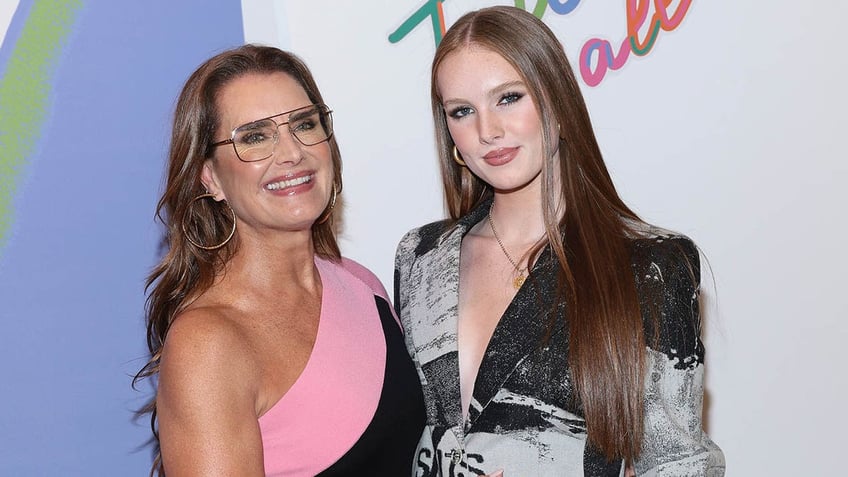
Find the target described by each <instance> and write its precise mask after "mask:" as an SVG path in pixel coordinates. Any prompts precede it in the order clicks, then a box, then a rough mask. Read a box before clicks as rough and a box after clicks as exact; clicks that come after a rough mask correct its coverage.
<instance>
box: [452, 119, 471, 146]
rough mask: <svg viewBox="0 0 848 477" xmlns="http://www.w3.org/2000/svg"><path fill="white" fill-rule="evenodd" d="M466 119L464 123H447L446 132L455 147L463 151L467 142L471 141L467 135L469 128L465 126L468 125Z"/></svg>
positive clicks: (468, 134)
mask: <svg viewBox="0 0 848 477" xmlns="http://www.w3.org/2000/svg"><path fill="white" fill-rule="evenodd" d="M467 119H468V118H466V121H463V122H457V121H448V123H447V124H448V132H449V133H450V136H451V139H453V142H454V143H455V144H456V145H457V147H458V148H459V149H460V150H462V149H464V148H465V147H466V146H467V144H468V141H470V140H471V139H473V138H472V137H471V135H470V133H469V129H470V128H469V127H468V126H467V125H466V123H468V121H467Z"/></svg>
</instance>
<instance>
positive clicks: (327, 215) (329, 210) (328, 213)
mask: <svg viewBox="0 0 848 477" xmlns="http://www.w3.org/2000/svg"><path fill="white" fill-rule="evenodd" d="M338 193H339V192H338V188H337V187H336V183H335V182H333V196H332V197H330V205H329V206H327V209H326V210H325V211H324V213H323V214H321V217H319V218H318V220H316V221H315V224H316V225H321V224H323V223H324V222H326V221H327V220H329V219H330V216H331V215H333V209H335V208H336V195H338Z"/></svg>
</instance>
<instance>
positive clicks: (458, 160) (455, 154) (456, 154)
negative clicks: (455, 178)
mask: <svg viewBox="0 0 848 477" xmlns="http://www.w3.org/2000/svg"><path fill="white" fill-rule="evenodd" d="M453 160H454V161H456V163H457V164H459V165H460V166H462V167H466V165H465V161H463V160H462V157H460V155H459V149H457V148H456V144H454V145H453Z"/></svg>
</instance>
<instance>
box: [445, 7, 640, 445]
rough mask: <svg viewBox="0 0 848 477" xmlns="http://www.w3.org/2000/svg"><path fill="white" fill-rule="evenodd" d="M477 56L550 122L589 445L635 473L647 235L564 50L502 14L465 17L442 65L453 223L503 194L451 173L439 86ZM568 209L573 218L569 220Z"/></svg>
mask: <svg viewBox="0 0 848 477" xmlns="http://www.w3.org/2000/svg"><path fill="white" fill-rule="evenodd" d="M472 45H473V46H477V47H482V48H486V49H488V50H490V51H493V52H495V53H498V54H499V55H501V56H502V57H503V58H504V59H505V60H506V61H508V62H509V63H510V64H511V65H512V66H513V67H514V68H515V69H516V70H517V71H518V73H519V74H520V75H521V77H522V79H523V80H524V82H525V84H526V85H527V87H528V90H529V92H530V95H531V97H532V98H533V101H534V102H535V104H536V106H537V109H538V110H539V111H540V115H541V120H542V124H543V126H542V134H543V141H544V152H545V155H546V156H545V157H546V160H545V164H544V166H543V169H542V201H543V217H544V221H545V229H546V242H547V244H548V245H550V248H551V250H552V251H553V253H554V254H555V255H556V258H557V261H558V263H559V271H558V294H559V300H558V302H560V303H561V302H563V301H564V302H565V304H566V308H565V309H566V310H567V313H568V317H567V319H566V322H567V323H568V333H569V350H568V358H569V363H570V371H571V375H572V378H573V380H574V384H575V387H576V389H577V391H578V396H579V400H580V403H581V405H582V407H583V410H584V413H585V419H586V425H587V428H588V441H589V444H590V445H593V446H595V447H596V448H597V449H598V450H600V451H601V452H602V453H603V454H604V455H605V456H606V457H607V458H608V459H610V460H612V459H615V458H623V459H625V460H626V461H628V462H632V461H633V460H635V458H636V457H637V456H638V455H639V452H640V449H641V442H642V429H643V427H644V424H643V414H644V409H643V401H644V397H643V382H644V379H645V374H646V371H645V360H646V358H645V353H646V351H645V344H646V342H645V337H644V329H643V321H642V315H641V313H640V307H639V299H638V296H637V293H636V283H635V278H634V276H633V270H632V266H631V259H630V252H629V248H628V244H627V238H628V237H631V236H633V235H636V234H637V232H636V231H635V230H633V227H631V226H630V225H629V224H631V223H633V224H642V223H643V222H642V221H641V220H640V219H639V217H638V216H637V215H636V214H635V213H634V212H633V211H632V210H630V208H629V207H627V205H625V204H624V202H623V201H622V200H621V198H620V197H619V196H618V193H617V192H616V190H615V186H614V185H613V182H612V179H611V178H610V175H609V172H608V171H607V168H606V166H605V165H604V161H603V157H602V156H601V151H600V148H599V147H598V143H597V140H596V139H595V134H594V132H593V130H592V124H591V121H590V119H589V113H588V111H587V109H586V104H585V102H584V100H583V96H582V95H581V93H580V88H579V86H578V84H577V80H576V78H575V76H574V73H573V72H572V70H571V66H570V65H569V62H568V59H567V58H566V56H565V52H564V50H563V47H562V44H561V43H560V42H559V40H558V39H557V38H556V36H555V35H554V34H553V32H551V30H550V29H549V28H548V27H547V26H546V25H545V24H544V23H543V22H542V21H541V20H539V19H538V18H536V17H535V16H533V15H532V14H530V13H528V12H526V11H524V10H521V9H518V8H513V7H503V6H499V7H490V8H485V9H481V10H477V11H473V12H470V13H467V14H465V15H464V16H463V17H461V18H460V19H459V20H458V21H457V22H456V23H455V24H453V25H452V26H451V28H450V29H449V30H448V32H447V33H446V34H445V36H444V38H443V39H442V41H441V43H440V44H439V46H438V48H437V49H436V54H435V57H434V59H433V65H432V71H431V75H432V76H431V101H432V108H433V120H434V123H435V130H436V141H437V147H438V152H439V157H440V168H441V174H442V181H443V183H444V192H445V201H446V206H447V209H448V211H449V213H450V216H451V218H452V219H454V220H456V219H458V218H460V217H462V216H463V215H465V214H466V213H468V212H469V211H470V210H472V209H473V208H475V207H477V206H478V205H479V204H480V203H481V202H483V201H484V200H486V199H488V198H489V197H491V195H492V194H493V191H492V188H491V187H490V186H489V185H488V184H486V183H485V182H483V181H482V180H480V179H479V178H477V177H476V176H474V175H473V174H472V173H471V172H470V171H469V170H468V168H466V167H459V166H458V165H457V164H456V163H455V162H454V161H453V159H452V157H451V151H452V148H453V147H454V143H453V140H452V139H451V136H450V132H449V131H448V126H447V122H446V119H445V111H444V108H443V107H442V98H441V96H440V94H439V90H438V84H437V82H436V79H437V74H438V72H439V66H440V65H441V63H442V61H443V60H444V59H445V58H446V57H447V56H448V55H450V54H451V53H453V52H454V51H456V50H458V49H461V48H466V47H469V46H472ZM551 125H556V126H558V129H559V131H560V132H559V137H551V134H550V131H551V130H552V128H551V127H550V126H551ZM553 129H557V128H556V127H555V128H553ZM557 148H558V149H559V153H558V154H557V153H556V151H557ZM557 175H559V177H556V176H557ZM558 186H559V187H560V188H561V190H559V191H558V190H556V188H557V187H558ZM561 198H564V201H565V211H564V215H563V216H562V218H559V216H558V214H559V213H560V212H561V207H560V199H561ZM558 209H559V210H558ZM544 245H545V244H542V245H539V246H538V247H536V248H535V249H534V251H533V256H537V255H538V253H539V252H540V251H541V250H542V248H543V246H544ZM552 316H555V314H552ZM553 325H554V323H553V322H552V323H551V326H553Z"/></svg>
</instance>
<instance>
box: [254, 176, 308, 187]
mask: <svg viewBox="0 0 848 477" xmlns="http://www.w3.org/2000/svg"><path fill="white" fill-rule="evenodd" d="M314 178H315V176H314V175H313V174H309V175H308V176H302V177H295V178H294V179H288V180H284V181H279V182H272V183H270V184H268V185H266V186H265V188H266V189H268V190H282V189H286V188H288V187H294V186H299V185H301V184H306V183H307V182H312V179H314Z"/></svg>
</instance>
